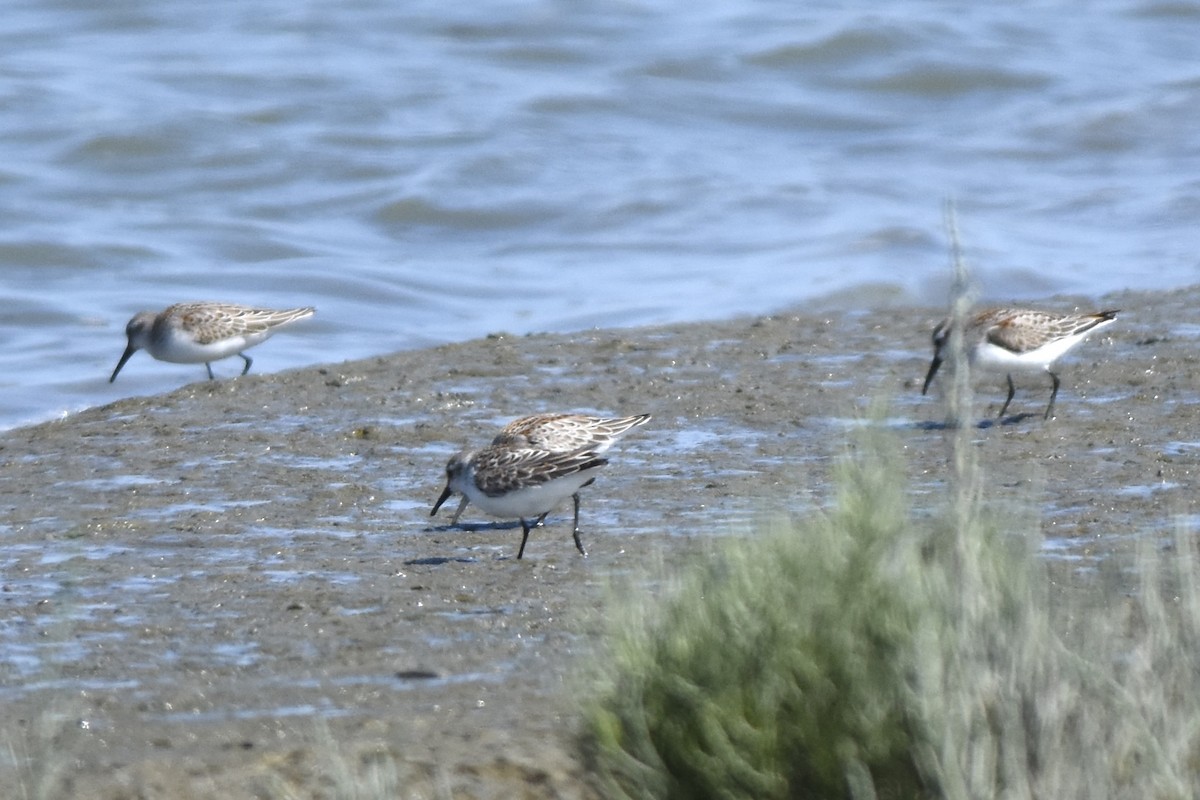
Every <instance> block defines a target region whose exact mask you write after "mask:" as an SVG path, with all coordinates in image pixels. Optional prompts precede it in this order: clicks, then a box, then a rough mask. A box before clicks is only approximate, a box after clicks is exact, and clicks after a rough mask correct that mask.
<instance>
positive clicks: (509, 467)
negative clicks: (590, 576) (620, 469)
mask: <svg viewBox="0 0 1200 800" xmlns="http://www.w3.org/2000/svg"><path fill="white" fill-rule="evenodd" d="M649 419H650V415H649V414H641V415H638V416H635V417H621V418H617V419H605V418H601V417H586V416H582V415H578V414H537V415H534V416H530V417H522V418H521V419H518V420H514V421H513V422H511V423H509V424H508V425H506V426H505V427H504V428H503V429H502V430H501V432H500V433H499V434H498V435H497V436H496V438H495V439H493V440H492V443H491V444H490V445H488V446H487V447H485V448H483V449H481V450H467V451H464V452H462V453H459V454H458V455H456V456H454V457H453V458H451V459H450V462H449V463H448V464H447V465H446V488H445V489H443V490H442V494H441V496H440V497H438V499H437V502H436V503H434V506H433V510H432V511H430V512H429V514H430V516H433V515H434V514H437V512H438V509H439V508H441V507H442V504H443V503H445V502H446V500H447V499H448V498H449V497H450V496H451V495H452V494H454V493H455V492H459V493H461V494H462V495H463V501H462V503H461V504H460V505H459V507H458V510H457V511H456V512H455V514H454V518H453V522H457V520H458V515H459V514H461V513H462V510H463V509H464V508H465V507H466V506H467V503H475V504H476V505H477V506H479V507H480V508H481V509H483V511H485V512H487V513H488V514H491V515H493V516H496V517H502V518H503V517H507V518H510V519H511V518H512V517H516V518H518V519H519V520H520V521H521V528H522V537H521V548H520V550H518V551H517V558H521V557H522V556H523V555H524V554H525V543H526V542H527V541H528V540H529V531H530V530H531V529H532V528H534V527H535V526H537V525H539V524H540V523H541V522H542V521H543V520H545V518H546V515H547V514H549V513H550V512H551V511H552V510H553V509H554V507H555V506H557V505H558V504H559V503H561V502H562V501H563V500H565V499H566V498H568V497H570V498H571V499H572V500H573V501H574V507H575V521H574V526H573V529H572V535H573V537H574V539H575V547H576V548H577V549H578V550H579V552H580V553H581V554H583V555H584V556H586V555H587V550H585V549H584V547H583V542H582V540H581V539H580V537H579V490H580V489H582V488H583V487H584V486H587V485H588V484H590V483H591V482H592V481H594V480H595V479H596V473H597V472H598V471H599V469H600V468H601V467H603V466H604V465H605V464H607V463H608V459H606V458H603V457H602V456H601V454H602V453H603V452H604V451H606V450H608V449H609V447H611V446H612V444H613V442H615V441H616V440H617V439H618V438H620V437H621V436H622V435H623V434H624V433H626V432H627V431H628V430H629V429H631V428H634V427H636V426H638V425H642V424H644V423H645V422H647V421H649ZM531 520H532V522H531Z"/></svg>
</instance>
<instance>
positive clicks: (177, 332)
mask: <svg viewBox="0 0 1200 800" xmlns="http://www.w3.org/2000/svg"><path fill="white" fill-rule="evenodd" d="M315 313H316V309H315V308H312V307H311V306H310V307H306V308H289V309H285V310H281V311H276V310H274V309H270V308H251V307H250V306H239V305H235V304H233V303H177V304H175V305H173V306H170V307H169V308H167V309H165V310H163V311H158V312H155V311H141V312H139V313H137V314H135V315H134V316H133V319H131V320H129V324H128V325H126V326H125V335H126V336H127V337H129V345H128V346H127V347H126V348H125V352H124V353H123V354H122V355H121V360H120V361H118V362H117V368H116V369H114V370H113V373H112V377H110V378H109V379H108V382H109V383H112V382H113V381H115V380H116V379H117V373H118V372H120V371H121V367H123V366H125V362H126V361H128V360H129V357H130V356H132V355H133V354H134V353H136V352H137V351H138V350H143V349H144V350H145V351H146V352H147V353H149V354H150V355H152V356H154V357H155V358H156V359H158V360H159V361H170V362H171V363H174V364H204V368H205V369H207V370H208V378H209V380H213V379H214V376H213V371H212V366H211V365H210V362H213V361H217V360H218V359H222V358H228V357H229V356H234V355H236V356H241V358H242V360H243V361H245V362H246V366H245V367H243V369H242V374H243V375H245V374H246V373H247V372H249V371H250V363H251V359H250V356H248V355H246V354H245V353H243V352H242V351H243V350H246V349H247V348H250V347H253V346H254V345H256V344H259V343H261V342H264V341H266V340H267V338H269V337H270V335H271V334H272V333H274V332H275V330H276V329H277V328H280V327H282V326H284V325H287V324H288V323H291V322H295V321H297V320H301V319H306V318H308V317H311V316H312V315H313V314H315Z"/></svg>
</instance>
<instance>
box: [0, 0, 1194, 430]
mask: <svg viewBox="0 0 1200 800" xmlns="http://www.w3.org/2000/svg"><path fill="white" fill-rule="evenodd" d="M1197 42H1200V3H1195V2H1148V1H1141V2H1084V3H1080V2H1051V3H1045V2H1016V3H1004V4H999V3H997V4H987V3H973V2H936V1H935V0H906V1H905V2H872V3H859V4H853V3H832V2H808V3H800V2H756V3H750V2H728V1H727V0H699V1H698V2H697V1H696V0H693V1H692V2H687V3H669V2H663V3H652V2H645V3H637V2H610V3H604V2H560V3H553V2H532V3H530V2H525V3H516V2H486V1H485V2H476V3H466V4H461V5H460V4H454V3H443V2H406V3H389V2H379V0H360V1H359V2H347V3H315V2H312V3H309V2H296V0H286V2H285V1H284V0H258V2H252V3H235V2H217V3H208V2H198V1H196V2H183V0H145V1H144V2H139V1H136V0H114V1H113V2H106V3H91V2H80V1H79V0H60V1H59V2H40V1H39V2H10V3H7V4H6V6H5V12H4V22H3V24H2V25H0V93H2V95H0V215H2V219H3V225H2V226H0V286H3V290H4V301H5V302H4V309H3V312H2V314H0V343H2V344H3V348H2V349H0V353H2V355H0V358H2V359H3V363H2V364H0V427H6V426H11V425H14V424H18V423H20V422H26V421H31V420H38V419H46V418H50V417H53V416H57V415H60V414H63V413H65V412H69V411H72V410H75V409H79V408H82V407H85V406H89V405H94V404H98V403H104V402H108V401H110V400H113V399H116V398H119V397H122V396H125V395H128V394H132V393H137V394H147V393H152V392H158V391H164V390H168V389H171V388H175V387H177V386H179V385H181V384H182V383H185V382H188V381H193V380H199V379H201V378H203V377H204V371H203V367H201V366H197V365H191V366H180V365H168V364H162V363H158V362H154V361H152V360H151V359H150V358H149V357H148V356H146V355H145V354H139V355H137V356H135V357H134V359H133V360H132V361H131V362H130V363H129V364H128V365H127V366H126V368H125V370H124V372H123V373H122V374H121V376H120V378H119V379H118V380H117V382H116V383H115V384H113V385H109V384H108V383H107V378H108V375H109V373H110V372H111V370H112V368H113V366H114V365H115V363H116V360H117V358H118V356H119V355H120V353H121V350H122V349H123V347H124V344H125V342H124V335H123V330H124V325H125V322H126V320H127V319H128V318H129V316H130V315H131V314H132V313H133V312H135V311H137V310H139V309H142V308H161V307H164V306H166V305H168V304H170V303H172V302H175V301H179V300H194V299H215V300H227V301H235V302H248V303H255V304H263V305H269V306H290V305H307V304H313V305H316V306H317V307H318V309H319V314H318V317H317V318H316V319H315V320H313V321H311V322H309V323H304V324H302V325H301V326H297V328H295V329H293V330H291V331H288V332H286V333H282V334H280V335H279V336H277V337H275V338H274V339H273V340H272V341H270V342H268V343H267V344H265V345H263V346H262V347H260V348H258V349H256V350H254V351H252V355H253V356H254V358H255V361H256V363H255V370H256V371H263V372H267V371H272V370H278V369H283V368H287V367H294V366H299V365H302V364H308V363H315V362H324V361H339V360H342V359H347V358H357V357H362V356H367V355H370V354H375V353H385V352H390V351H393V350H397V349H402V348H412V347H418V346H421V345H426V344H430V343H436V342H443V341H450V340H457V339H465V338H470V337H476V336H480V335H482V334H484V333H487V332H490V331H497V330H506V331H511V332H515V333H520V332H524V331H530V330H572V329H580V328H587V327H591V326H621V325H633V324H641V323H651V322H666V321H681V320H698V319H708V318H718V317H726V316H729V315H732V314H736V313H744V312H768V311H772V310H775V309H778V308H782V307H786V306H791V305H794V304H797V303H802V302H806V301H810V300H811V301H818V302H822V303H830V304H831V305H837V306H839V307H846V306H853V305H855V304H868V303H870V302H872V298H873V297H877V296H878V295H876V294H873V293H872V291H870V289H871V287H878V286H884V287H894V288H896V289H898V290H900V291H901V292H902V293H903V295H902V296H907V297H909V298H911V299H913V300H916V301H923V302H930V303H939V302H942V301H943V299H944V294H945V287H946V285H947V276H948V272H949V268H948V264H949V256H948V253H947V240H946V234H945V231H944V227H943V206H944V204H945V202H946V201H947V200H953V201H954V202H955V204H956V206H957V210H958V219H959V227H960V230H961V235H962V239H963V243H964V245H965V248H966V256H967V259H968V262H969V263H970V265H971V266H972V268H973V269H974V270H975V272H976V274H977V276H978V277H979V278H980V280H981V282H982V284H983V288H984V292H985V294H987V295H989V296H993V297H995V298H997V299H1000V298H1003V299H1037V298H1042V297H1045V296H1048V295H1050V294H1053V293H1056V292H1062V291H1070V292H1082V293H1085V294H1089V295H1093V296H1094V295H1098V294H1101V293H1103V292H1105V291H1108V290H1110V289H1119V288H1124V287H1128V286H1147V287H1157V288H1170V287H1173V286H1180V285H1184V284H1190V283H1194V282H1196V281H1197V280H1200V270H1198V269H1197V265H1198V261H1200V246H1198V245H1200V225H1198V221H1200V58H1197V52H1198V45H1197ZM830 295H836V296H837V297H838V299H837V301H836V302H834V301H829V300H828V299H827V298H829V296H830ZM896 324H906V325H907V324H914V323H912V322H911V321H905V320H900V321H897V322H896ZM240 364H241V362H240V360H237V359H234V360H233V361H227V362H219V363H218V364H217V365H215V367H214V368H215V369H216V371H217V372H218V374H220V375H231V374H235V373H236V372H237V370H238V368H239V367H240Z"/></svg>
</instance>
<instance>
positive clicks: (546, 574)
mask: <svg viewBox="0 0 1200 800" xmlns="http://www.w3.org/2000/svg"><path fill="white" fill-rule="evenodd" d="M1044 305H1046V306H1047V307H1054V308H1071V307H1074V306H1076V305H1079V306H1080V307H1082V308H1084V309H1092V308H1099V307H1104V308H1121V309H1123V310H1124V312H1123V313H1122V314H1121V316H1120V318H1119V320H1118V322H1117V323H1116V324H1115V325H1113V326H1110V327H1109V328H1107V329H1106V330H1105V331H1104V332H1103V333H1102V334H1100V335H1098V336H1096V337H1095V338H1094V339H1092V340H1090V341H1089V342H1087V343H1086V344H1084V345H1083V346H1081V347H1079V348H1078V349H1077V350H1075V351H1074V352H1073V353H1072V355H1071V356H1069V357H1068V359H1067V360H1066V362H1064V364H1063V365H1062V369H1061V375H1062V379H1063V380H1062V389H1061V391H1060V393H1059V397H1058V406H1057V409H1058V417H1057V419H1055V420H1052V421H1050V422H1048V423H1045V422H1043V421H1042V419H1041V412H1042V410H1043V409H1044V408H1045V403H1046V400H1047V398H1048V394H1049V380H1048V379H1038V380H1026V381H1023V382H1019V383H1018V389H1017V396H1016V399H1015V400H1014V401H1013V406H1012V408H1011V409H1010V411H1011V412H1017V414H1018V416H1015V417H1010V418H1009V419H1007V420H1005V421H1004V422H1003V424H994V423H993V422H992V421H991V419H990V417H991V416H992V415H994V414H995V413H996V412H997V411H998V410H999V405H1000V403H1001V402H1002V401H1003V399H1004V389H1003V386H1002V383H1003V378H993V379H990V380H988V381H983V382H981V383H980V384H979V387H978V401H979V408H978V419H979V420H980V421H981V424H980V425H978V426H977V427H976V428H975V446H976V447H977V448H978V449H979V453H980V456H981V458H982V459H983V460H984V462H985V463H986V465H987V476H988V482H989V485H990V489H991V492H992V493H993V495H994V496H1000V497H1013V498H1015V499H1017V500H1018V501H1019V502H1023V503H1028V502H1033V503H1034V505H1035V507H1036V508H1037V509H1039V510H1040V511H1041V514H1042V526H1043V531H1044V534H1045V538H1046V545H1045V553H1046V557H1047V558H1051V559H1055V560H1058V561H1061V562H1062V563H1063V564H1064V565H1066V567H1067V568H1069V569H1072V570H1077V569H1086V568H1087V567H1088V566H1089V565H1090V564H1091V563H1093V562H1094V561H1095V560H1096V559H1098V558H1104V557H1108V556H1109V555H1110V554H1112V553H1120V552H1123V551H1125V550H1128V549H1129V548H1130V547H1131V546H1132V545H1133V544H1134V543H1135V542H1136V541H1137V540H1138V538H1139V537H1155V538H1162V539H1163V540H1164V541H1165V540H1166V539H1167V538H1168V537H1169V534H1170V532H1171V529H1172V526H1173V525H1174V524H1175V521H1176V519H1177V518H1178V517H1179V516H1180V515H1184V516H1190V515H1193V514H1194V513H1195V504H1196V500H1195V497H1196V493H1195V481H1194V477H1195V475H1196V468H1197V463H1198V460H1200V436H1197V420H1198V413H1197V410H1196V409H1197V405H1196V403H1197V399H1198V397H1197V394H1198V392H1197V387H1198V386H1200V372H1198V366H1200V359H1198V356H1197V338H1200V325H1197V324H1196V322H1195V321H1194V319H1193V318H1194V317H1195V312H1194V309H1195V308H1197V307H1200V289H1197V288H1193V289H1188V290H1185V291H1180V292H1176V293H1172V294H1168V295H1153V294H1141V293H1132V292H1130V293H1121V294H1118V295H1113V296H1108V297H1103V298H1056V299H1054V300H1053V301H1047V302H1046V303H1045V304H1044ZM939 317H940V310H938V309H929V308H909V307H903V306H898V305H897V306H892V307H882V308H879V309H877V310H876V311H873V312H870V313H851V314H847V313H844V312H841V311H835V310H830V311H828V312H827V313H821V311H820V309H815V310H813V309H809V310H805V311H797V312H794V313H785V314H779V315H775V316H771V317H763V318H755V319H739V320H733V321H727V322H717V323H706V324H692V325H678V326H670V327H658V328H641V329H626V330H606V331H590V332H583V333H579V334H574V335H553V336H551V335H536V336H524V337H512V336H506V335H497V336H494V337H491V338H488V339H485V340H480V341H474V342H468V343H465V344H461V345H453V346H446V347H440V348H435V349H430V350H422V351H414V352H404V353H398V354H394V355H390V356H386V357H381V358H373V359H367V360H363V361H356V362H347V363H341V364H334V365H325V366H320V367H313V368H310V369H302V370H297V371H294V372H290V373H285V374H278V375H270V376H261V375H258V376H256V375H254V374H251V375H249V376H246V377H244V378H239V379H236V380H228V381H220V382H214V383H210V382H197V383H193V384H189V385H187V386H184V387H182V388H180V389H179V390H178V391H175V392H173V393H171V394H168V395H164V396H158V397H151V398H132V399H129V400H125V401H121V402H118V403H114V404H112V405H109V406H106V407H103V408H96V409H92V410H89V411H87V412H84V413H80V414H78V415H75V416H73V417H71V418H69V419H67V420H64V421H61V422H54V423H49V424H44V425H39V426H35V427H30V428H23V429H18V430H13V431H9V432H7V433H5V434H3V436H2V437H0V475H2V476H3V481H2V482H0V509H3V510H2V512H0V565H2V569H3V571H2V573H0V643H2V651H0V652H3V653H4V656H3V657H2V658H0V678H2V680H0V684H2V688H0V701H2V702H3V705H4V709H5V713H4V718H5V725H4V729H3V731H0V735H2V736H4V737H5V739H6V740H7V741H12V742H14V743H15V746H16V749H17V750H18V752H20V751H22V750H24V751H28V752H30V753H32V754H34V755H35V756H36V755H37V754H41V755H42V756H45V758H44V759H42V760H39V759H38V758H34V759H33V761H32V762H31V764H27V765H26V766H25V767H23V768H22V772H21V775H20V776H19V777H21V779H22V780H24V781H25V782H26V784H27V785H29V784H31V783H34V782H36V781H37V780H39V778H38V776H39V774H43V775H44V776H46V777H47V779H53V780H54V781H59V782H60V784H61V785H63V786H66V787H67V788H68V791H67V792H66V794H68V795H69V794H70V791H69V788H70V787H71V786H72V785H73V786H74V787H75V788H78V787H79V786H80V785H82V784H83V783H84V782H87V783H88V784H89V786H95V787H98V788H95V789H89V796H93V797H101V798H117V797H131V796H139V797H163V798H168V797H169V798H178V797H196V798H209V797H211V798H217V797H221V798H227V797H234V798H238V797H259V796H270V795H271V794H272V793H274V794H275V795H281V794H282V793H283V790H284V789H287V790H290V791H292V792H293V793H294V794H295V796H299V797H307V796H313V795H314V794H315V793H317V792H319V791H320V790H321V789H322V787H323V786H326V788H327V785H326V784H323V783H322V780H323V779H322V778H318V777H317V776H318V775H320V774H325V775H328V774H329V773H330V772H331V770H332V769H333V768H332V766H331V765H330V761H329V760H328V759H329V758H330V754H331V753H340V754H341V755H342V756H344V758H345V760H346V761H347V762H348V763H351V764H359V763H361V762H362V760H363V759H365V760H366V761H367V762H371V761H372V760H374V763H382V762H381V756H388V757H390V758H391V759H393V760H394V761H395V762H396V763H397V764H398V765H399V768H400V770H401V771H402V773H403V774H404V775H405V779H406V780H407V781H408V782H410V784H411V785H413V786H415V787H417V788H424V789H425V790H426V796H428V795H429V794H432V793H433V791H435V790H437V791H443V792H445V791H450V792H452V793H453V796H455V797H481V798H484V797H497V798H499V797H522V796H524V797H539V798H542V797H568V798H574V797H589V796H590V795H589V792H588V790H587V788H586V785H585V783H584V781H583V776H582V772H581V767H580V766H579V765H578V763H577V762H576V760H575V757H574V753H573V751H572V749H571V737H572V736H573V734H574V731H575V730H576V726H577V718H576V716H575V706H574V699H575V696H576V695H578V693H579V692H580V691H582V690H583V689H584V688H585V687H584V686H583V680H582V679H580V678H578V677H577V676H578V675H581V674H582V672H583V665H582V663H581V662H583V661H584V660H586V658H587V656H588V653H589V646H590V643H591V642H593V641H594V640H595V638H596V637H597V635H598V634H599V632H600V631H601V630H603V627H604V625H605V608H606V605H607V604H608V602H609V597H610V588H609V587H610V586H611V584H612V583H613V581H614V580H615V581H618V582H621V581H634V583H635V585H639V586H641V589H642V590H644V591H646V592H653V587H652V586H647V585H642V584H638V581H639V580H640V579H639V578H638V577H637V576H639V575H640V574H641V570H642V569H643V567H645V566H647V565H655V564H662V563H666V564H673V563H684V562H686V559H687V558H688V557H689V556H690V555H694V554H695V553H697V552H702V551H703V548H704V545H705V543H706V542H708V541H710V540H711V538H712V537H713V536H722V535H727V534H730V533H737V532H740V531H744V530H745V529H746V528H747V526H748V525H749V524H750V523H752V521H753V520H754V519H755V518H756V517H757V516H758V515H761V514H764V513H775V512H779V511H787V512H795V513H804V512H805V511H806V510H807V509H810V508H811V507H812V506H813V505H815V504H820V503H822V502H824V501H825V500H826V499H827V498H826V490H827V486H828V480H829V466H830V463H831V461H832V459H834V458H836V456H837V455H838V454H839V453H840V452H841V451H842V450H843V448H844V446H845V441H846V437H845V434H846V431H847V429H848V428H849V427H850V426H852V425H855V424H858V421H859V420H861V419H862V418H863V417H864V416H866V414H867V408H868V406H869V405H870V404H871V402H872V400H873V399H876V398H880V397H883V398H887V399H888V400H889V403H890V406H889V408H890V410H889V412H888V425H889V426H890V427H891V428H892V429H894V430H895V431H896V433H897V435H898V436H899V437H901V439H902V440H903V442H904V445H905V450H906V453H907V454H908V459H909V461H908V469H909V473H910V474H909V477H910V482H911V485H912V489H913V496H914V503H915V504H916V505H918V506H920V505H921V504H922V503H923V502H925V501H926V500H927V501H928V503H929V504H930V505H933V504H935V503H936V502H938V500H939V498H940V496H939V492H940V490H941V487H942V485H943V482H942V476H943V474H944V463H945V456H946V438H947V432H946V431H945V430H944V429H943V427H942V425H941V424H940V423H941V421H942V417H943V414H942V409H941V405H940V403H939V401H938V399H937V398H936V397H922V396H921V395H920V387H921V380H922V378H923V376H924V373H925V369H926V367H927V366H928V359H929V355H930V352H929V349H930V346H929V331H930V329H931V328H932V326H933V324H934V323H935V322H936V321H937V319H938V318H939ZM267 346H270V347H286V341H285V340H284V339H283V338H280V339H279V340H278V341H275V342H272V343H271V344H269V345H267ZM198 372H199V373H201V374H202V370H198ZM105 377H106V376H98V377H97V379H98V380H103V379H104V378H105ZM554 410H572V411H594V412H600V413H606V414H607V413H613V414H633V413H642V412H648V413H651V414H653V415H654V420H653V421H652V422H651V423H650V424H649V425H646V426H644V427H642V428H639V429H637V430H636V431H634V432H633V433H631V434H630V435H629V436H627V437H626V438H625V439H624V440H622V441H621V442H620V443H619V444H618V446H617V447H616V448H615V449H614V450H613V452H612V462H613V463H612V465H611V466H610V467H609V468H608V471H607V474H605V475H603V476H602V478H601V479H600V480H598V481H597V483H596V485H595V486H593V487H591V488H589V489H588V490H586V493H585V495H584V505H583V520H582V522H583V528H584V534H583V536H584V540H585V543H586V544H587V545H588V550H589V552H590V557H589V558H587V559H583V558H581V557H580V556H579V554H578V553H577V552H576V551H575V548H574V546H573V544H572V542H571V537H570V518H569V510H570V509H569V505H568V506H567V507H564V508H563V509H562V510H561V512H560V513H558V514H556V515H552V516H551V518H550V520H549V521H548V524H547V526H546V527H545V528H543V529H538V530H536V531H535V532H534V533H533V534H532V535H531V538H530V543H529V547H528V549H527V551H526V558H525V559H524V560H523V561H517V560H515V558H514V556H515V553H516V548H517V545H518V544H519V542H520V529H519V527H517V526H515V525H514V524H510V523H496V522H494V521H490V520H487V519H486V518H483V517H481V516H479V515H478V514H474V513H472V510H468V512H467V513H466V514H465V515H464V517H463V522H464V523H466V524H467V527H468V528H469V529H467V530H463V529H459V528H451V527H448V526H447V525H446V521H447V520H448V517H449V510H444V511H443V512H442V515H441V516H440V518H435V519H430V517H429V508H430V506H431V504H432V502H433V500H434V499H435V498H436V496H437V494H438V492H439V490H440V489H441V485H442V483H441V482H442V474H441V471H442V468H443V466H444V464H445V461H446V459H447V458H448V457H449V456H450V455H451V454H452V453H453V452H454V451H455V450H457V449H459V448H460V447H461V446H463V445H464V444H467V443H471V442H482V441H484V440H486V439H487V438H488V437H489V435H490V432H491V431H492V430H493V429H494V428H495V427H496V426H498V425H500V424H502V423H504V422H506V421H508V420H510V419H512V418H513V417H516V416H520V415H522V414H526V413H532V412H535V411H554ZM1022 412H1027V413H1022ZM449 505H451V506H453V504H449ZM314 720H322V721H323V723H322V725H323V726H324V727H322V725H318V724H316V723H315V722H314ZM3 750H4V748H3V747H0V752H2V751H3ZM12 771H13V768H12V765H11V764H8V763H4V761H3V760H0V772H4V773H11V772H12ZM51 773H53V774H51ZM9 785H11V784H9Z"/></svg>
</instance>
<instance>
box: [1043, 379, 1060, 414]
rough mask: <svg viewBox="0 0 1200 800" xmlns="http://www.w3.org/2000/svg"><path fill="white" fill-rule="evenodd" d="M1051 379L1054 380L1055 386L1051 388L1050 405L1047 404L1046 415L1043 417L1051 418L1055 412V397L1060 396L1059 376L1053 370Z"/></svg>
mask: <svg viewBox="0 0 1200 800" xmlns="http://www.w3.org/2000/svg"><path fill="white" fill-rule="evenodd" d="M1050 380H1052V381H1054V388H1053V389H1051V390H1050V405H1048V406H1046V416H1044V417H1042V419H1050V417H1051V416H1052V415H1053V414H1054V398H1056V397H1058V376H1057V375H1055V374H1054V373H1053V372H1051V373H1050Z"/></svg>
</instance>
